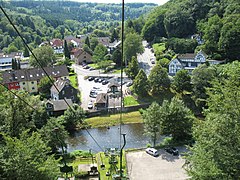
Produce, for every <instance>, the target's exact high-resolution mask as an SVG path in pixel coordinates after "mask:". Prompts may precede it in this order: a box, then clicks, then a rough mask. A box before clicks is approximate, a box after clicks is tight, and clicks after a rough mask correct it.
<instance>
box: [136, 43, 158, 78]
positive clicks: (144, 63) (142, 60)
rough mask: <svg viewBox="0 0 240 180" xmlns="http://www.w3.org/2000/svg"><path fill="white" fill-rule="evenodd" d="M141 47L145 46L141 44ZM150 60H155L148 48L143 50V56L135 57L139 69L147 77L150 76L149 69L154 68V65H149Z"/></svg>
mask: <svg viewBox="0 0 240 180" xmlns="http://www.w3.org/2000/svg"><path fill="white" fill-rule="evenodd" d="M143 45H144V47H145V45H146V44H145V43H144V42H143ZM152 58H153V59H156V58H155V56H154V53H152V52H151V49H149V48H145V49H144V52H143V54H138V55H137V60H138V64H139V67H140V68H142V69H143V70H144V72H145V73H146V75H147V76H148V75H149V74H150V72H151V69H152V67H153V66H154V64H152V63H151V59H152Z"/></svg>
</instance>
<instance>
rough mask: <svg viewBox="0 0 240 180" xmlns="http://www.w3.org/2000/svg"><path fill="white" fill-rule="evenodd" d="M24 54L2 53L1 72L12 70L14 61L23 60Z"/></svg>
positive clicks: (0, 58)
mask: <svg viewBox="0 0 240 180" xmlns="http://www.w3.org/2000/svg"><path fill="white" fill-rule="evenodd" d="M23 58H24V57H23V53H22V52H12V53H10V54H4V53H0V71H6V70H11V69H12V59H17V60H21V59H23Z"/></svg>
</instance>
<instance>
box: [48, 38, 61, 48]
mask: <svg viewBox="0 0 240 180" xmlns="http://www.w3.org/2000/svg"><path fill="white" fill-rule="evenodd" d="M50 44H51V46H52V47H60V46H63V41H62V40H61V39H52V40H51V42H50Z"/></svg>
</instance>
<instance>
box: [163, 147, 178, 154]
mask: <svg viewBox="0 0 240 180" xmlns="http://www.w3.org/2000/svg"><path fill="white" fill-rule="evenodd" d="M165 151H166V152H168V153H170V154H172V155H174V156H178V155H179V152H178V149H177V148H175V147H168V148H165Z"/></svg>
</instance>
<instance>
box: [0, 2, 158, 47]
mask: <svg viewBox="0 0 240 180" xmlns="http://www.w3.org/2000/svg"><path fill="white" fill-rule="evenodd" d="M1 6H2V7H3V8H4V9H5V10H6V12H7V13H8V14H9V16H10V18H11V19H12V20H13V23H14V24H15V25H16V26H17V28H18V30H19V31H20V32H21V34H22V35H23V37H24V38H25V39H26V41H27V43H29V44H30V45H32V47H33V48H34V47H36V45H39V44H40V43H41V42H42V41H44V40H49V39H52V38H63V37H64V36H67V35H77V34H87V33H92V32H93V33H95V34H96V35H97V36H108V35H110V33H112V32H113V30H114V28H117V27H118V26H119V22H120V21H121V10H122V9H121V8H122V7H121V4H97V3H79V2H67V1H9V2H2V3H1ZM155 6H156V4H142V3H133V4H125V18H126V19H134V18H138V17H140V16H142V15H144V14H146V13H148V12H150V11H151V10H152V9H153V8H154V7H155ZM0 41H1V44H0V49H3V48H4V47H9V46H11V45H12V46H13V45H14V47H16V48H17V49H18V50H20V49H21V50H23V48H24V47H23V44H22V42H21V41H20V39H19V38H18V37H17V34H16V32H15V31H14V29H13V28H12V26H11V25H10V23H9V22H8V20H7V19H6V17H5V16H4V14H3V13H2V12H1V13H0ZM11 43H12V44H11Z"/></svg>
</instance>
